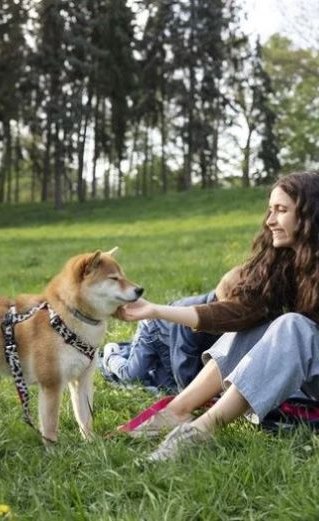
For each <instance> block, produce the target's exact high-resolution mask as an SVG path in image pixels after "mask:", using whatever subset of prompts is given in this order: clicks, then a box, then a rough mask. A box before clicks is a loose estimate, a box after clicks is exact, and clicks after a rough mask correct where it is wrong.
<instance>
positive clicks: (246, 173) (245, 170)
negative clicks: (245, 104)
mask: <svg viewBox="0 0 319 521" xmlns="http://www.w3.org/2000/svg"><path fill="white" fill-rule="evenodd" d="M252 133H253V127H249V130H248V136H247V140H246V144H245V146H244V149H243V153H244V157H243V161H242V185H243V187H244V188H248V187H249V186H250V152H251V136H252Z"/></svg>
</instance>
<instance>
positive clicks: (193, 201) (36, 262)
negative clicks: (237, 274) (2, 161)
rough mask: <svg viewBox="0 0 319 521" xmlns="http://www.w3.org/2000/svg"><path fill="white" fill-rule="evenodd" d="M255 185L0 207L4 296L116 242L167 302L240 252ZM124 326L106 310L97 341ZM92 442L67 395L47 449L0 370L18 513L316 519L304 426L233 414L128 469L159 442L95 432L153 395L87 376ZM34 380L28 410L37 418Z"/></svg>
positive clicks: (4, 488)
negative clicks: (181, 452)
mask: <svg viewBox="0 0 319 521" xmlns="http://www.w3.org/2000/svg"><path fill="white" fill-rule="evenodd" d="M265 206H266V201H265V191H263V190H254V191H243V190H239V189H237V190H226V191H207V192H198V193H192V194H175V195H170V196H169V197H158V198H156V199H147V200H145V201H144V200H143V199H141V200H133V199H127V200H121V201H112V202H108V203H105V204H104V203H102V202H98V203H96V204H95V203H87V204H85V205H82V206H81V205H69V206H67V207H66V208H65V209H64V210H63V211H62V212H59V213H57V212H54V210H53V209H51V208H50V207H46V206H43V205H34V206H32V205H22V206H20V207H17V206H15V207H9V206H5V207H2V208H1V214H0V237H1V255H0V287H1V294H5V295H8V296H14V295H15V294H17V293H22V292H34V293H38V292H40V291H41V289H42V288H43V286H44V285H45V284H46V282H47V281H48V280H49V279H50V278H51V277H52V276H53V275H54V274H55V273H56V272H57V270H58V269H59V267H60V266H61V265H62V264H63V263H64V262H65V261H66V260H67V259H68V258H69V257H70V256H71V255H74V254H77V253H80V252H83V251H94V250H96V249H110V248H112V247H113V246H115V245H117V246H119V247H120V252H119V255H118V259H119V261H120V262H121V263H122V265H123V267H124V269H125V271H126V272H127V275H128V276H129V277H130V278H131V279H133V280H135V281H137V282H139V283H140V284H142V285H143V286H144V287H145V290H146V296H147V297H149V298H152V299H155V300H157V301H158V302H166V301H169V300H171V299H173V298H177V297H180V296H183V295H186V294H191V293H198V292H206V291H208V290H210V289H211V288H212V287H213V286H214V285H215V284H216V282H217V281H218V279H219V278H220V276H221V275H222V274H223V273H224V272H225V271H227V270H228V269H229V268H231V267H232V266H234V265H235V264H238V263H240V262H242V260H243V259H244V258H245V257H246V255H247V253H248V251H249V245H250V243H251V240H252V238H253V236H254V235H255V233H256V231H257V230H258V227H259V226H260V223H261V221H262V216H263V211H264V208H265ZM133 330H134V326H133V325H129V324H123V323H121V322H115V321H113V322H112V323H111V324H110V328H109V332H108V334H107V337H106V338H107V339H109V340H120V339H126V338H128V337H129V336H130V335H131V334H132V333H133ZM95 380H96V388H97V390H96V399H95V408H94V409H95V419H94V423H95V430H96V432H97V434H98V438H97V440H96V441H94V442H93V443H90V444H86V443H84V442H83V441H82V440H81V439H80V435H79V433H78V431H77V428H76V425H75V421H74V419H73V415H72V411H71V407H70V402H69V400H68V397H67V396H66V397H65V399H64V401H63V406H62V414H61V429H60V438H59V443H58V445H57V447H56V448H55V449H54V450H53V451H52V452H50V453H47V452H45V450H44V449H43V447H42V445H41V443H40V440H39V439H38V437H37V435H36V434H35V433H34V432H33V431H32V430H31V429H29V428H28V427H27V426H26V425H24V424H23V422H22V421H21V410H20V405H19V403H18V399H17V397H16V392H15V389H14V385H13V383H12V381H11V380H10V379H7V380H2V381H1V394H0V408H1V409H0V410H1V416H0V504H4V505H7V506H9V507H10V509H11V511H12V512H13V514H14V516H15V519H21V520H23V521H29V520H30V521H31V520H32V521H34V520H35V519H36V520H37V521H42V520H43V521H60V520H61V521H66V520H68V521H73V520H75V521H82V520H88V521H107V520H118V521H133V520H134V521H140V520H142V521H144V520H145V521H153V520H154V521H162V520H167V521H171V520H174V521H215V520H216V521H220V520H225V521H226V520H227V521H228V520H234V521H235V520H267V521H268V520H273V521H277V520H282V521H286V520H309V521H310V520H316V519H318V518H319V508H318V506H317V505H318V489H319V487H318V485H319V478H318V463H319V462H318V442H317V438H316V437H315V436H314V435H312V434H311V433H310V432H309V431H307V430H306V429H301V430H300V431H298V432H297V433H296V435H295V436H284V435H280V436H277V437H274V436H271V435H268V434H266V433H264V432H262V431H258V430H256V428H255V427H252V426H251V425H248V424H246V423H245V422H236V423H235V424H234V425H233V426H231V427H229V428H227V429H225V431H224V432H222V433H220V435H219V436H218V444H219V446H218V448H216V447H215V445H214V443H210V444H208V445H207V446H205V447H199V448H197V449H194V450H193V451H189V452H188V453H187V454H186V455H185V457H184V458H182V459H181V460H180V461H178V462H175V463H173V462H170V463H167V464H161V465H156V466H151V467H147V466H146V467H142V468H141V467H139V466H137V465H136V464H135V460H136V457H139V456H142V455H143V454H145V453H147V452H149V451H150V450H151V449H152V448H154V447H155V446H156V441H150V440H147V439H142V440H130V439H127V438H125V437H114V438H111V439H108V440H106V439H103V434H104V433H105V432H109V431H112V429H114V428H115V427H116V425H118V424H119V423H121V422H123V421H125V420H127V419H129V418H130V417H131V416H132V415H134V414H135V413H137V412H138V411H139V410H140V409H142V408H143V407H145V406H146V405H148V404H150V403H151V402H152V400H153V399H154V398H153V396H152V395H150V394H148V393H147V392H145V391H144V390H142V389H139V388H136V389H134V390H131V389H118V388H114V387H111V386H109V385H107V384H105V382H104V380H103V378H102V377H101V376H100V375H99V374H97V375H96V379H95ZM36 408H37V403H36V390H32V413H33V415H34V417H35V416H36Z"/></svg>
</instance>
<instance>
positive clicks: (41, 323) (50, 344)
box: [0, 250, 143, 441]
mask: <svg viewBox="0 0 319 521" xmlns="http://www.w3.org/2000/svg"><path fill="white" fill-rule="evenodd" d="M112 253H113V250H112V252H109V253H108V252H104V253H102V252H100V251H97V252H95V253H86V254H81V255H78V256H76V257H73V258H72V259H70V260H69V261H68V262H67V263H66V264H65V266H64V267H63V268H62V270H61V271H60V273H59V274H58V275H56V276H55V277H54V278H53V279H52V280H51V281H50V282H49V284H48V285H47V287H46V288H45V290H44V292H43V295H19V296H18V297H17V298H16V300H15V301H14V302H12V301H11V300H9V299H6V298H2V297H1V298H0V320H3V317H4V315H5V313H6V312H7V311H8V309H9V307H10V305H12V304H13V303H14V304H15V306H16V308H17V311H18V312H19V313H23V312H25V311H27V310H28V309H30V308H32V307H33V306H36V305H37V304H38V303H40V302H43V301H46V302H48V303H49V304H50V306H51V307H52V308H53V309H54V310H55V311H56V312H57V313H58V314H59V315H60V317H61V319H62V320H63V321H64V322H65V324H66V325H67V326H68V327H69V329H71V330H72V331H73V332H74V333H76V334H77V335H78V336H79V337H80V338H81V339H82V340H84V341H85V342H88V343H89V344H90V345H92V346H94V347H96V348H98V346H99V345H100V343H101V342H102V341H103V339H104V334H105V328H106V321H107V319H108V317H109V316H110V315H112V314H113V313H114V312H115V310H116V309H117V308H118V307H119V306H120V305H123V304H124V303H125V302H133V301H135V300H137V298H138V297H139V296H140V295H141V294H142V292H143V288H139V287H138V286H137V285H136V284H134V283H132V282H130V281H129V280H128V279H127V278H126V277H125V275H124V273H123V271H122V269H121V267H120V266H119V264H118V263H117V262H116V261H115V260H114V258H113V257H112ZM72 309H76V310H78V311H80V313H82V315H85V316H87V317H90V318H93V319H96V320H99V321H101V322H100V324H98V325H91V324H88V323H86V322H85V321H83V320H80V319H79V318H77V317H75V316H74V314H73V313H72V311H71V310H72ZM15 337H16V342H17V346H18V353H19V358H20V361H21V365H22V370H23V374H24V377H25V380H26V382H27V384H33V383H35V384H38V385H39V422H40V429H41V432H42V435H43V437H44V438H47V439H49V440H52V441H56V439H57V430H58V417H59V404H60V400H61V394H62V392H63V390H64V388H65V387H66V385H68V386H69V389H70V392H71V400H72V405H73V410H74V414H75V417H76V420H77V422H78V425H79V428H80V431H81V433H82V435H83V437H84V438H87V439H89V438H91V437H92V418H91V410H92V407H93V385H92V379H93V373H94V369H95V361H96V356H97V353H96V356H95V360H94V361H93V362H90V360H89V359H88V358H87V357H86V356H85V355H83V354H82V353H80V352H78V351H77V349H75V348H74V347H72V346H69V345H66V344H65V343H64V341H63V339H62V337H61V336H60V335H59V334H58V333H57V332H56V331H55V330H54V329H53V328H52V327H51V325H50V323H49V318H48V312H47V310H45V309H44V310H41V311H38V312H37V313H36V314H35V315H33V316H32V317H31V318H29V319H27V320H26V321H24V322H21V323H19V324H17V325H16V326H15ZM0 372H4V373H6V374H8V373H9V370H8V367H7V363H6V360H5V356H4V341H3V335H2V334H0Z"/></svg>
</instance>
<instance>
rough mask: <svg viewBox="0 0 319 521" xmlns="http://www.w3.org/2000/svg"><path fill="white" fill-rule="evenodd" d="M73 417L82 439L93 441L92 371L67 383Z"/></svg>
mask: <svg viewBox="0 0 319 521" xmlns="http://www.w3.org/2000/svg"><path fill="white" fill-rule="evenodd" d="M69 389H70V394H71V400H72V406H73V411H74V416H75V418H76V421H77V423H78V425H79V428H80V432H81V434H82V436H83V438H84V439H86V440H92V439H93V430H92V411H93V371H92V370H88V371H86V372H85V373H84V375H82V377H81V378H80V379H79V380H74V381H72V382H69Z"/></svg>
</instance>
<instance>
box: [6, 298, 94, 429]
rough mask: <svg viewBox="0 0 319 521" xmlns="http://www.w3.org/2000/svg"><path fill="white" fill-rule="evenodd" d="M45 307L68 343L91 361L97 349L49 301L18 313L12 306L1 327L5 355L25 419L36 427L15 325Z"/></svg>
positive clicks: (52, 322)
mask: <svg viewBox="0 0 319 521" xmlns="http://www.w3.org/2000/svg"><path fill="white" fill-rule="evenodd" d="M43 309H47V310H48V313H49V320H50V324H51V326H52V327H53V329H55V331H56V332H57V333H58V334H59V335H60V336H61V337H62V338H63V340H64V342H65V343H66V344H69V345H71V346H73V347H74V348H75V349H77V350H78V351H80V352H81V353H82V354H84V355H85V356H86V357H87V358H89V359H90V362H92V360H93V358H94V354H95V351H96V348H95V347H93V346H91V345H90V344H88V343H86V342H84V341H83V340H81V339H80V338H79V337H78V336H77V335H76V334H75V333H73V332H72V331H71V330H70V329H69V328H68V327H67V325H66V324H65V323H64V322H63V320H62V319H61V318H60V317H59V315H58V314H57V313H56V312H55V311H54V309H52V307H51V306H50V305H49V304H48V302H42V303H41V304H39V305H38V306H34V307H33V308H31V309H29V310H28V311H27V312H26V313H17V311H16V308H15V306H11V307H10V309H9V311H8V312H7V313H6V315H5V317H4V320H3V322H2V323H1V329H2V332H3V336H4V341H5V348H4V349H5V357H6V361H7V364H8V366H9V368H10V371H11V374H12V377H13V380H14V383H15V386H16V389H17V392H18V396H19V398H20V401H21V405H22V412H23V419H24V421H25V422H26V423H27V424H28V425H30V426H31V427H33V428H35V427H34V424H33V421H32V418H31V415H30V410H29V391H28V387H27V384H26V381H25V378H24V376H23V372H22V368H21V363H20V359H19V355H18V349H17V344H16V341H15V335H14V326H15V325H16V324H18V323H20V322H24V321H25V320H27V319H28V318H30V317H32V316H33V315H34V314H35V313H37V312H38V311H41V310H43Z"/></svg>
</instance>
